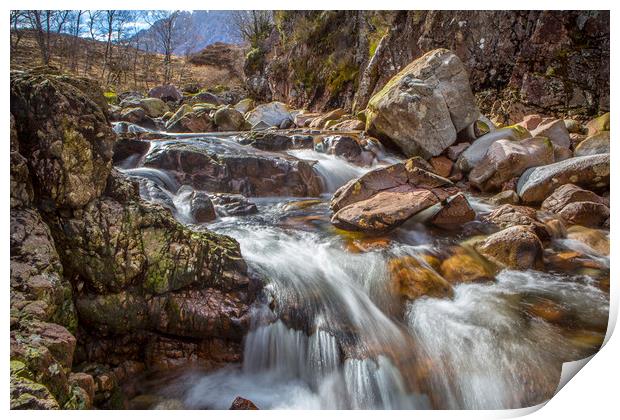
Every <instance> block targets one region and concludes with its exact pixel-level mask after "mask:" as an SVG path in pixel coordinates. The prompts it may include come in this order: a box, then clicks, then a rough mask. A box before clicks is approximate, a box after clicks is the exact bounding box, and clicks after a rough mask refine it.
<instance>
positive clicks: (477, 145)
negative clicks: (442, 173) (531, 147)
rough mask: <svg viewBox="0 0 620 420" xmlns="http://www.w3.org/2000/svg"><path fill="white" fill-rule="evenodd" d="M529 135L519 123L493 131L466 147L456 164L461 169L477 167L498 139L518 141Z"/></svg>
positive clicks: (469, 169) (468, 169) (466, 170)
mask: <svg viewBox="0 0 620 420" xmlns="http://www.w3.org/2000/svg"><path fill="white" fill-rule="evenodd" d="M529 137H531V136H530V133H529V132H528V131H527V130H526V129H525V128H523V127H521V126H519V125H515V126H512V127H505V128H500V129H497V130H495V131H491V132H490V133H487V134H485V135H484V136H482V137H479V138H478V139H476V141H474V142H473V143H472V144H471V146H469V147H468V148H467V149H465V151H464V152H462V153H461V154H460V155H459V157H458V160H457V161H456V165H457V166H458V167H459V169H460V170H461V171H463V172H469V171H471V170H472V169H474V168H475V167H477V166H478V164H480V162H482V160H483V159H484V157H485V156H486V154H487V151H488V150H489V148H490V147H491V145H492V144H493V143H495V142H496V141H499V140H510V141H518V140H525V139H526V138H529Z"/></svg>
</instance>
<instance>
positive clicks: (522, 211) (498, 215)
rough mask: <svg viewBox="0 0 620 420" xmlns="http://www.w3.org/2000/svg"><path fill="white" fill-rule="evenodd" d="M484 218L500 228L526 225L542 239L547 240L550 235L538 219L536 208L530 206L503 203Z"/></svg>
mask: <svg viewBox="0 0 620 420" xmlns="http://www.w3.org/2000/svg"><path fill="white" fill-rule="evenodd" d="M484 220H486V221H487V222H489V223H492V224H494V225H495V226H497V227H498V228H500V229H506V228H509V227H513V226H528V227H530V228H532V230H533V231H534V232H535V233H536V235H538V237H539V238H540V239H541V240H542V241H547V240H548V239H550V237H551V234H550V232H549V231H548V229H547V227H546V225H545V224H544V223H542V222H540V221H539V220H538V218H537V214H536V210H535V209H533V208H531V207H525V206H515V205H512V204H504V205H501V206H499V207H498V208H496V209H495V210H493V211H492V212H491V213H489V214H488V215H486V216H485V217H484Z"/></svg>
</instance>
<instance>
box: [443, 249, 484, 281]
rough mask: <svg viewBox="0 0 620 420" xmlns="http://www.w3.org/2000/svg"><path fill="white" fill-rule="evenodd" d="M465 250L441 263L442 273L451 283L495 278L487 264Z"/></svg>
mask: <svg viewBox="0 0 620 420" xmlns="http://www.w3.org/2000/svg"><path fill="white" fill-rule="evenodd" d="M479 258H480V257H478V258H476V257H474V256H472V255H470V254H468V253H467V252H465V251H460V252H457V253H455V254H453V255H452V256H450V257H448V258H446V259H445V260H443V262H442V263H441V268H440V273H441V275H442V276H443V278H444V279H446V280H448V281H449V282H450V283H451V284H459V283H475V282H486V281H491V280H493V274H492V273H491V272H489V270H488V269H487V267H486V266H485V264H484V263H483V262H482V261H480V259H479Z"/></svg>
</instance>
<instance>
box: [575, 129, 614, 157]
mask: <svg viewBox="0 0 620 420" xmlns="http://www.w3.org/2000/svg"><path fill="white" fill-rule="evenodd" d="M609 151H610V144H609V131H600V132H598V133H597V134H594V135H593V136H590V137H588V138H586V139H585V140H584V141H582V142H581V143H579V144H578V145H577V147H576V148H575V156H589V155H599V154H603V153H609Z"/></svg>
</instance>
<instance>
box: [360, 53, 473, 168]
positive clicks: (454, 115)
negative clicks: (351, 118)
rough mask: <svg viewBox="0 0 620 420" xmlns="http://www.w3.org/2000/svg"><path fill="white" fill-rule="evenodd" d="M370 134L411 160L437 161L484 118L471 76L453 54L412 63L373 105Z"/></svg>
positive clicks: (368, 123) (433, 55)
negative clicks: (459, 136)
mask: <svg viewBox="0 0 620 420" xmlns="http://www.w3.org/2000/svg"><path fill="white" fill-rule="evenodd" d="M366 115H367V121H366V130H367V131H368V132H370V133H371V134H373V135H375V136H377V137H379V138H387V139H389V140H390V141H391V142H393V143H394V144H396V145H397V146H398V147H399V148H400V149H401V150H402V151H403V153H405V155H407V156H415V155H418V154H422V155H423V156H424V157H429V156H437V155H439V154H441V153H442V152H443V151H444V150H445V149H446V148H447V147H448V146H450V145H452V144H453V143H454V142H455V141H456V134H457V133H458V132H459V131H461V130H463V129H464V128H466V127H467V126H469V125H470V124H472V123H473V122H474V121H475V120H476V118H477V117H478V115H479V111H478V107H477V106H476V103H475V100H474V95H473V94H472V92H471V88H470V86H469V76H468V74H467V70H466V69H465V67H464V66H463V63H461V60H460V59H459V58H458V57H457V56H456V55H455V54H454V53H452V52H451V51H449V50H445V49H437V50H433V51H430V52H428V53H426V54H425V55H424V56H422V57H420V58H418V59H417V60H415V61H413V62H412V63H411V64H409V65H408V66H407V67H405V68H404V69H403V70H401V72H400V73H398V74H397V75H396V76H394V77H393V78H392V79H391V80H390V81H389V82H388V83H387V84H386V85H385V87H384V88H383V89H381V91H379V92H378V93H376V94H375V95H374V96H373V97H372V98H371V99H370V101H369V102H368V107H367V113H366Z"/></svg>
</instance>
